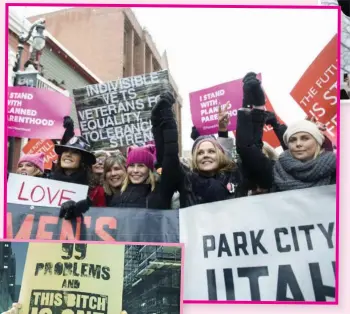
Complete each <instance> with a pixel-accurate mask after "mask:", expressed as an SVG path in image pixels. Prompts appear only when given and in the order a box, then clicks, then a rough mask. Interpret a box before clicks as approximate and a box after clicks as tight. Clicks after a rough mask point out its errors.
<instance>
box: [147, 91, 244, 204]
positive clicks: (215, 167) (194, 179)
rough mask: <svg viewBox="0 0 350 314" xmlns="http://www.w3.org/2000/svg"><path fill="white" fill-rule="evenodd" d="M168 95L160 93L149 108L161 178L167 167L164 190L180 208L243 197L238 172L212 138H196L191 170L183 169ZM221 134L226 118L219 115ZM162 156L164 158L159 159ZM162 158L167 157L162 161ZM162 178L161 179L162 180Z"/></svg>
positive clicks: (175, 125) (172, 98) (169, 94)
mask: <svg viewBox="0 0 350 314" xmlns="http://www.w3.org/2000/svg"><path fill="white" fill-rule="evenodd" d="M174 103H175V99H174V97H173V95H172V94H171V93H169V92H167V93H165V94H162V95H161V96H160V100H159V101H158V103H157V104H156V106H154V107H153V109H152V126H153V133H154V134H155V143H156V149H157V157H158V160H162V162H161V164H162V168H163V172H162V177H163V176H164V168H167V169H168V171H169V173H168V176H169V177H170V178H171V180H170V181H169V182H167V187H166V190H167V191H172V194H173V193H174V192H175V191H179V193H180V207H188V206H192V205H197V204H203V203H210V202H215V201H221V200H225V199H229V198H235V197H239V196H243V195H245V192H244V191H243V190H242V189H241V186H240V184H241V181H242V178H241V173H240V171H239V169H238V167H237V166H236V165H235V163H234V162H233V161H232V159H231V158H230V157H228V156H227V155H226V154H225V150H224V149H223V148H222V146H221V145H220V144H219V143H218V142H217V141H216V140H215V139H214V138H213V137H211V136H202V137H199V138H197V139H196V141H195V143H194V145H193V149H192V170H188V169H185V168H184V167H183V166H182V164H181V162H180V160H179V156H178V153H179V151H178V130H177V124H176V120H175V116H174V113H173V110H172V106H173V104H174ZM219 123H220V131H221V132H222V133H224V134H226V136H227V125H228V117H227V115H226V114H225V113H223V114H220V119H219ZM162 155H164V158H163V157H162ZM165 156H167V158H166V159H165ZM162 179H163V178H162Z"/></svg>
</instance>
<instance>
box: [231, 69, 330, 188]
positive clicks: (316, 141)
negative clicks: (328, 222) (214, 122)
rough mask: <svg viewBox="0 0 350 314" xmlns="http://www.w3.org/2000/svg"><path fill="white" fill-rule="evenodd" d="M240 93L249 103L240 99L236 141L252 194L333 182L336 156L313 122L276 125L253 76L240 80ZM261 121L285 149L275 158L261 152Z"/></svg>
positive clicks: (262, 126)
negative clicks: (242, 82)
mask: <svg viewBox="0 0 350 314" xmlns="http://www.w3.org/2000/svg"><path fill="white" fill-rule="evenodd" d="M247 76H248V75H247ZM244 95H245V96H246V98H247V99H249V104H252V105H251V106H247V105H246V103H243V107H244V108H242V109H240V110H238V115H237V132H236V140H237V142H236V143H237V152H238V154H239V156H240V159H241V163H242V168H243V170H244V174H245V177H246V178H247V182H248V184H247V185H248V187H247V188H248V189H249V190H252V191H253V194H261V193H267V192H274V191H288V190H293V189H302V188H308V187H313V186H320V185H327V184H334V183H335V177H336V156H335V154H334V153H333V152H332V151H326V150H325V149H324V144H325V140H326V138H325V136H324V135H323V134H322V132H321V131H320V130H319V128H318V126H317V125H316V124H315V123H313V122H310V121H307V120H302V121H298V122H297V123H295V124H293V125H290V126H289V127H288V128H287V127H286V126H285V125H280V124H279V123H278V122H277V119H276V117H275V116H274V114H272V113H270V112H267V111H265V109H264V106H263V105H264V104H265V98H264V93H263V91H262V88H261V86H260V81H258V80H257V79H256V77H252V76H250V78H249V79H248V80H246V81H245V82H244ZM251 108H252V109H251ZM265 124H269V125H271V126H273V128H274V131H275V133H276V135H277V137H278V138H279V140H280V142H281V145H282V147H283V148H284V149H285V151H284V152H283V153H282V154H281V155H280V156H279V158H278V160H277V161H274V160H271V159H269V158H267V157H266V156H265V155H264V153H263V152H262V145H263V142H262V135H263V128H264V125H265Z"/></svg>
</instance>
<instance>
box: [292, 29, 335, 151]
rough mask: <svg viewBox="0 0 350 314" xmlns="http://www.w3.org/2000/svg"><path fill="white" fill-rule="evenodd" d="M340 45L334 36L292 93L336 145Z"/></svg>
mask: <svg viewBox="0 0 350 314" xmlns="http://www.w3.org/2000/svg"><path fill="white" fill-rule="evenodd" d="M337 43H338V40H337V35H335V36H334V37H333V38H332V40H331V41H330V42H329V43H328V44H327V45H326V47H325V48H324V49H323V50H322V51H321V52H320V54H319V55H318V56H317V58H316V59H315V60H314V62H312V64H311V65H310V66H309V68H308V69H307V70H306V72H305V73H304V74H303V76H302V77H301V79H300V80H299V81H298V83H297V84H296V85H295V87H294V88H293V90H292V91H291V93H290V94H291V95H292V97H293V98H294V100H295V101H296V102H297V103H298V104H299V105H300V107H301V108H302V109H303V110H304V112H305V113H306V114H307V115H308V116H309V117H316V119H317V121H319V122H321V123H323V124H325V125H326V127H327V131H326V135H327V136H328V137H329V139H330V140H331V141H332V142H333V144H336V143H337V78H338V69H337V61H338V60H337V54H338V46H337Z"/></svg>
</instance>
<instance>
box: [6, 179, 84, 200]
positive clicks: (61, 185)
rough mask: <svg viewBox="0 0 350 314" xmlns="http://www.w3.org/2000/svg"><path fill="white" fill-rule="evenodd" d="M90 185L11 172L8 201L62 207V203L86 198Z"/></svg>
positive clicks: (8, 182) (8, 183)
mask: <svg viewBox="0 0 350 314" xmlns="http://www.w3.org/2000/svg"><path fill="white" fill-rule="evenodd" d="M87 192H88V186H86V185H80V184H73V183H67V182H61V181H56V180H50V179H43V178H37V177H30V176H23V175H19V174H14V173H11V174H10V176H9V179H8V181H7V202H8V203H13V204H22V205H30V206H46V207H60V206H61V205H62V203H64V202H66V201H69V200H73V201H76V202H77V201H81V200H82V199H85V198H86V196H87Z"/></svg>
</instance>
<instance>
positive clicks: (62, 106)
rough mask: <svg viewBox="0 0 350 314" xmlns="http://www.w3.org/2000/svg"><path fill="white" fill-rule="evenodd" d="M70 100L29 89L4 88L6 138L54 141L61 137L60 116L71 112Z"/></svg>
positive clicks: (61, 118)
mask: <svg viewBox="0 0 350 314" xmlns="http://www.w3.org/2000/svg"><path fill="white" fill-rule="evenodd" d="M71 105H72V101H71V99H70V98H68V97H66V96H64V95H63V94H60V93H58V92H54V91H50V90H47V89H40V88H32V87H18V86H11V87H10V86H9V87H8V106H7V123H8V124H7V125H8V126H7V128H8V136H13V137H21V138H40V139H56V138H60V136H61V134H62V129H63V126H62V123H63V117H64V116H68V115H69V114H70V111H71Z"/></svg>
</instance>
